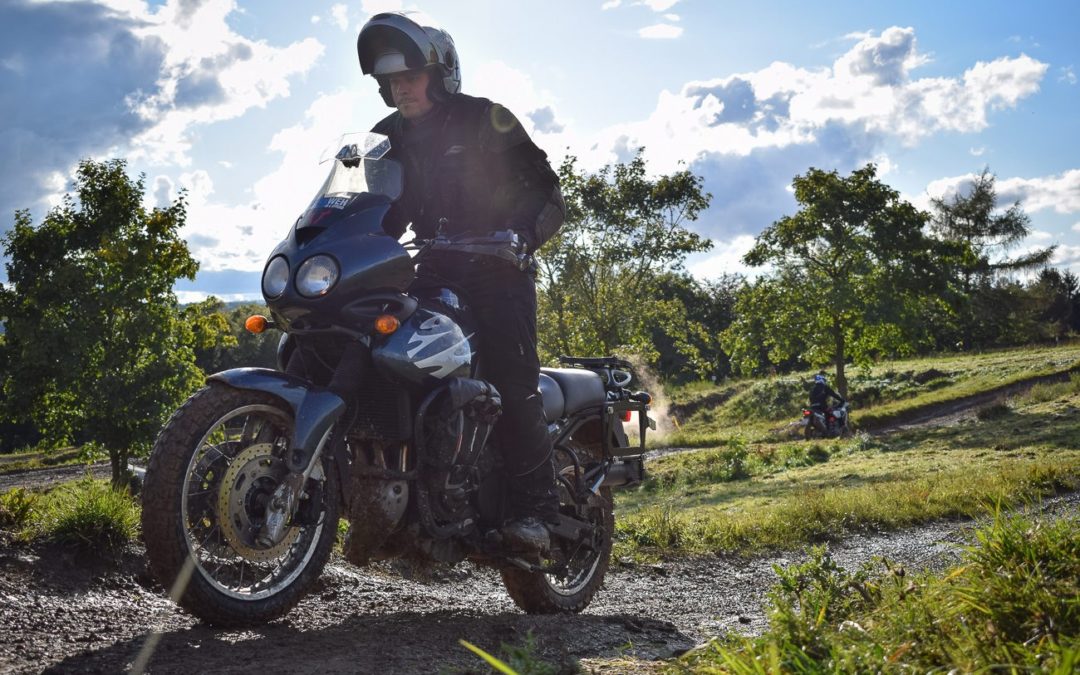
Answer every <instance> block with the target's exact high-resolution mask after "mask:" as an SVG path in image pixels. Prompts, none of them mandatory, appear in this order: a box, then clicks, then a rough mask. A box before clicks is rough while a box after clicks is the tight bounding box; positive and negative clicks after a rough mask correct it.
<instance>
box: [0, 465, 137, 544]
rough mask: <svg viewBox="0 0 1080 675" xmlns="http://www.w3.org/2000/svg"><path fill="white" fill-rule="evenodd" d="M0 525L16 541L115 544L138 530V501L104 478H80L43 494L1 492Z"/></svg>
mask: <svg viewBox="0 0 1080 675" xmlns="http://www.w3.org/2000/svg"><path fill="white" fill-rule="evenodd" d="M0 530H3V531H5V532H6V533H7V534H8V535H9V536H11V537H12V538H14V539H16V540H21V541H44V542H55V543H59V544H69V545H75V546H80V547H85V548H94V549H114V550H115V549H119V548H122V547H123V546H124V545H126V544H128V543H130V542H132V541H134V540H135V539H136V538H137V537H138V535H139V505H138V504H137V503H136V502H135V500H134V499H133V498H132V497H131V496H130V495H129V494H127V493H125V492H118V491H116V490H113V489H112V487H111V486H110V485H109V483H108V482H107V481H101V480H94V479H92V478H84V479H82V480H79V481H75V482H72V483H65V484H64V485H61V486H59V487H57V488H54V489H53V490H51V491H49V492H47V493H45V494H41V495H38V494H35V493H31V492H27V491H25V490H22V489H20V488H16V489H14V490H10V491H8V492H6V493H4V494H3V495H0Z"/></svg>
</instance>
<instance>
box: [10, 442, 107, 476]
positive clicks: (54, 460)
mask: <svg viewBox="0 0 1080 675" xmlns="http://www.w3.org/2000/svg"><path fill="white" fill-rule="evenodd" d="M108 457H109V454H108V452H106V451H105V450H103V449H101V448H99V447H97V446H94V445H84V446H83V447H81V448H71V447H68V448H57V449H47V450H28V451H26V452H15V453H11V454H7V455H0V475H3V474H8V473H18V472H20V471H30V470H34V469H49V468H52V467H57V466H72V465H76V464H90V463H93V462H97V461H101V460H104V459H108Z"/></svg>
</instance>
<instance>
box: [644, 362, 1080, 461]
mask: <svg viewBox="0 0 1080 675" xmlns="http://www.w3.org/2000/svg"><path fill="white" fill-rule="evenodd" d="M1078 366H1080V342H1077V343H1068V344H1065V345H1061V346H1057V347H1041V348H1030V347H1026V348H1022V349H1008V350H1000V351H994V352H986V353H982V354H957V355H949V356H939V357H933V358H922V359H909V360H903V361H888V362H883V363H880V364H876V365H874V366H873V367H870V368H852V369H850V370H849V372H848V378H849V382H848V386H849V391H848V395H849V398H850V399H851V401H852V408H853V411H854V412H853V415H852V419H853V421H854V422H855V424H856V425H861V426H863V427H874V426H881V425H884V424H887V423H890V422H892V421H894V420H898V419H901V418H903V417H904V416H906V415H910V414H911V413H912V412H913V411H916V410H919V409H921V408H926V407H928V406H933V405H940V404H947V403H949V402H952V401H956V400H959V399H962V398H965V397H967V396H971V395H973V394H978V393H982V392H985V391H989V390H992V389H996V388H999V387H1005V386H1008V385H1010V384H1014V383H1016V382H1020V381H1023V380H1027V379H1030V378H1032V377H1038V376H1042V375H1050V374H1055V373H1063V372H1066V371H1069V370H1072V369H1074V368H1077V367H1078ZM813 372H815V371H807V372H803V373H793V374H791V375H787V376H783V377H773V378H766V379H760V380H747V381H741V382H737V383H734V384H731V383H725V384H721V385H712V386H710V385H702V384H696V385H692V386H688V385H684V386H682V387H678V388H674V389H673V390H672V391H671V392H670V397H671V398H672V400H673V402H674V405H673V406H672V409H673V410H681V411H692V414H690V415H685V414H684V415H683V417H680V418H677V419H678V425H677V426H678V429H677V431H675V432H673V433H672V434H669V435H668V436H667V437H665V438H663V439H654V440H653V441H652V445H653V446H654V447H656V446H661V445H663V446H678V447H712V446H716V445H720V444H721V443H723V442H724V441H725V440H726V439H727V438H729V437H731V436H732V435H743V436H750V437H764V436H768V435H769V434H770V433H771V430H772V429H773V428H775V427H776V426H777V424H778V423H782V422H783V421H787V420H793V419H795V418H796V417H797V416H798V414H799V410H800V409H801V407H802V406H803V405H804V404H805V402H806V401H805V399H806V396H807V393H808V391H809V388H810V381H811V379H812V376H813ZM1038 386H1043V385H1038ZM1045 386H1053V385H1045ZM721 392H723V393H730V392H734V394H733V395H731V396H730V397H717V394H719V393H721ZM710 396H712V397H713V398H712V399H710V398H709V397H710ZM721 399H722V400H723V402H722V403H716V404H713V403H711V402H710V401H717V400H721Z"/></svg>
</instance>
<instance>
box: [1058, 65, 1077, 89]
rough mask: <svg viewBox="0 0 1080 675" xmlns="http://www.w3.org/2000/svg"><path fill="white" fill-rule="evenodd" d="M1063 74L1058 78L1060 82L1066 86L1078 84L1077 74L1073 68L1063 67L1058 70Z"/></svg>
mask: <svg viewBox="0 0 1080 675" xmlns="http://www.w3.org/2000/svg"><path fill="white" fill-rule="evenodd" d="M1058 72H1060V73H1061V74H1060V75H1059V76H1058V82H1064V83H1065V84H1069V85H1072V84H1076V72H1075V71H1074V70H1073V67H1072V66H1063V67H1061V68H1059V69H1058Z"/></svg>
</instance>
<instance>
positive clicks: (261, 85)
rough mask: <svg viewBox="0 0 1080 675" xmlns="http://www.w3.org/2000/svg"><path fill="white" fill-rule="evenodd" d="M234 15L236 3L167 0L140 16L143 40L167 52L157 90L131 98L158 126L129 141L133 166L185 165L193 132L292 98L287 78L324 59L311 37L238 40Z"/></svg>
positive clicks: (225, 0) (142, 114) (145, 115)
mask: <svg viewBox="0 0 1080 675" xmlns="http://www.w3.org/2000/svg"><path fill="white" fill-rule="evenodd" d="M235 9H236V7H235V3H234V2H233V0H207V1H206V2H203V3H201V4H197V3H191V2H186V1H185V0H169V2H168V3H167V4H166V5H164V6H163V7H161V8H159V10H158V11H157V12H156V13H154V14H147V13H144V14H142V15H141V16H139V17H138V18H139V19H140V20H141V21H145V22H146V24H147V25H146V27H145V28H143V29H142V31H141V32H142V33H143V34H144V35H145V36H146V38H147V39H157V40H160V41H161V42H162V43H164V44H165V45H166V46H167V49H168V51H167V54H166V59H165V63H164V65H163V68H162V73H161V77H160V78H159V80H158V82H157V91H156V92H155V93H153V94H150V95H147V96H134V97H132V98H131V99H130V102H131V104H132V105H133V107H134V109H135V110H136V111H137V112H138V114H139V115H140V116H141V117H143V119H146V120H148V121H150V122H152V124H153V126H152V127H151V128H150V129H148V130H146V131H144V132H143V133H141V134H139V135H138V136H136V137H135V138H134V140H133V141H132V146H133V148H134V150H135V152H134V153H133V154H132V157H133V158H134V159H140V158H145V159H147V160H148V161H150V162H152V163H157V164H170V163H171V164H181V165H184V164H186V163H187V162H188V161H189V158H188V155H187V153H188V151H189V150H190V147H191V143H192V140H191V130H192V129H193V128H194V127H197V126H198V125H203V124H209V123H213V122H218V121H222V120H228V119H235V118H237V117H240V116H241V115H243V114H244V113H246V112H247V111H248V110H250V109H252V108H257V107H260V108H261V107H265V106H266V105H267V104H268V103H269V102H270V101H272V100H274V99H276V98H283V97H287V96H288V95H289V80H290V78H292V77H294V76H297V75H301V74H303V73H306V72H307V71H308V70H310V68H311V67H312V66H313V65H314V64H315V62H316V61H317V60H318V59H319V58H320V57H321V56H322V54H323V51H324V48H323V45H322V44H320V43H319V42H318V41H317V40H315V39H314V38H306V39H303V40H299V41H297V42H293V43H292V44H289V45H287V46H284V47H274V46H271V45H270V44H268V43H267V42H265V41H261V40H260V41H253V40H250V39H248V38H246V37H243V36H241V35H239V34H237V33H235V32H234V31H233V30H232V28H231V27H230V26H229V25H228V22H227V19H228V16H229V15H230V14H231V13H232V12H233V11H235Z"/></svg>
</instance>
